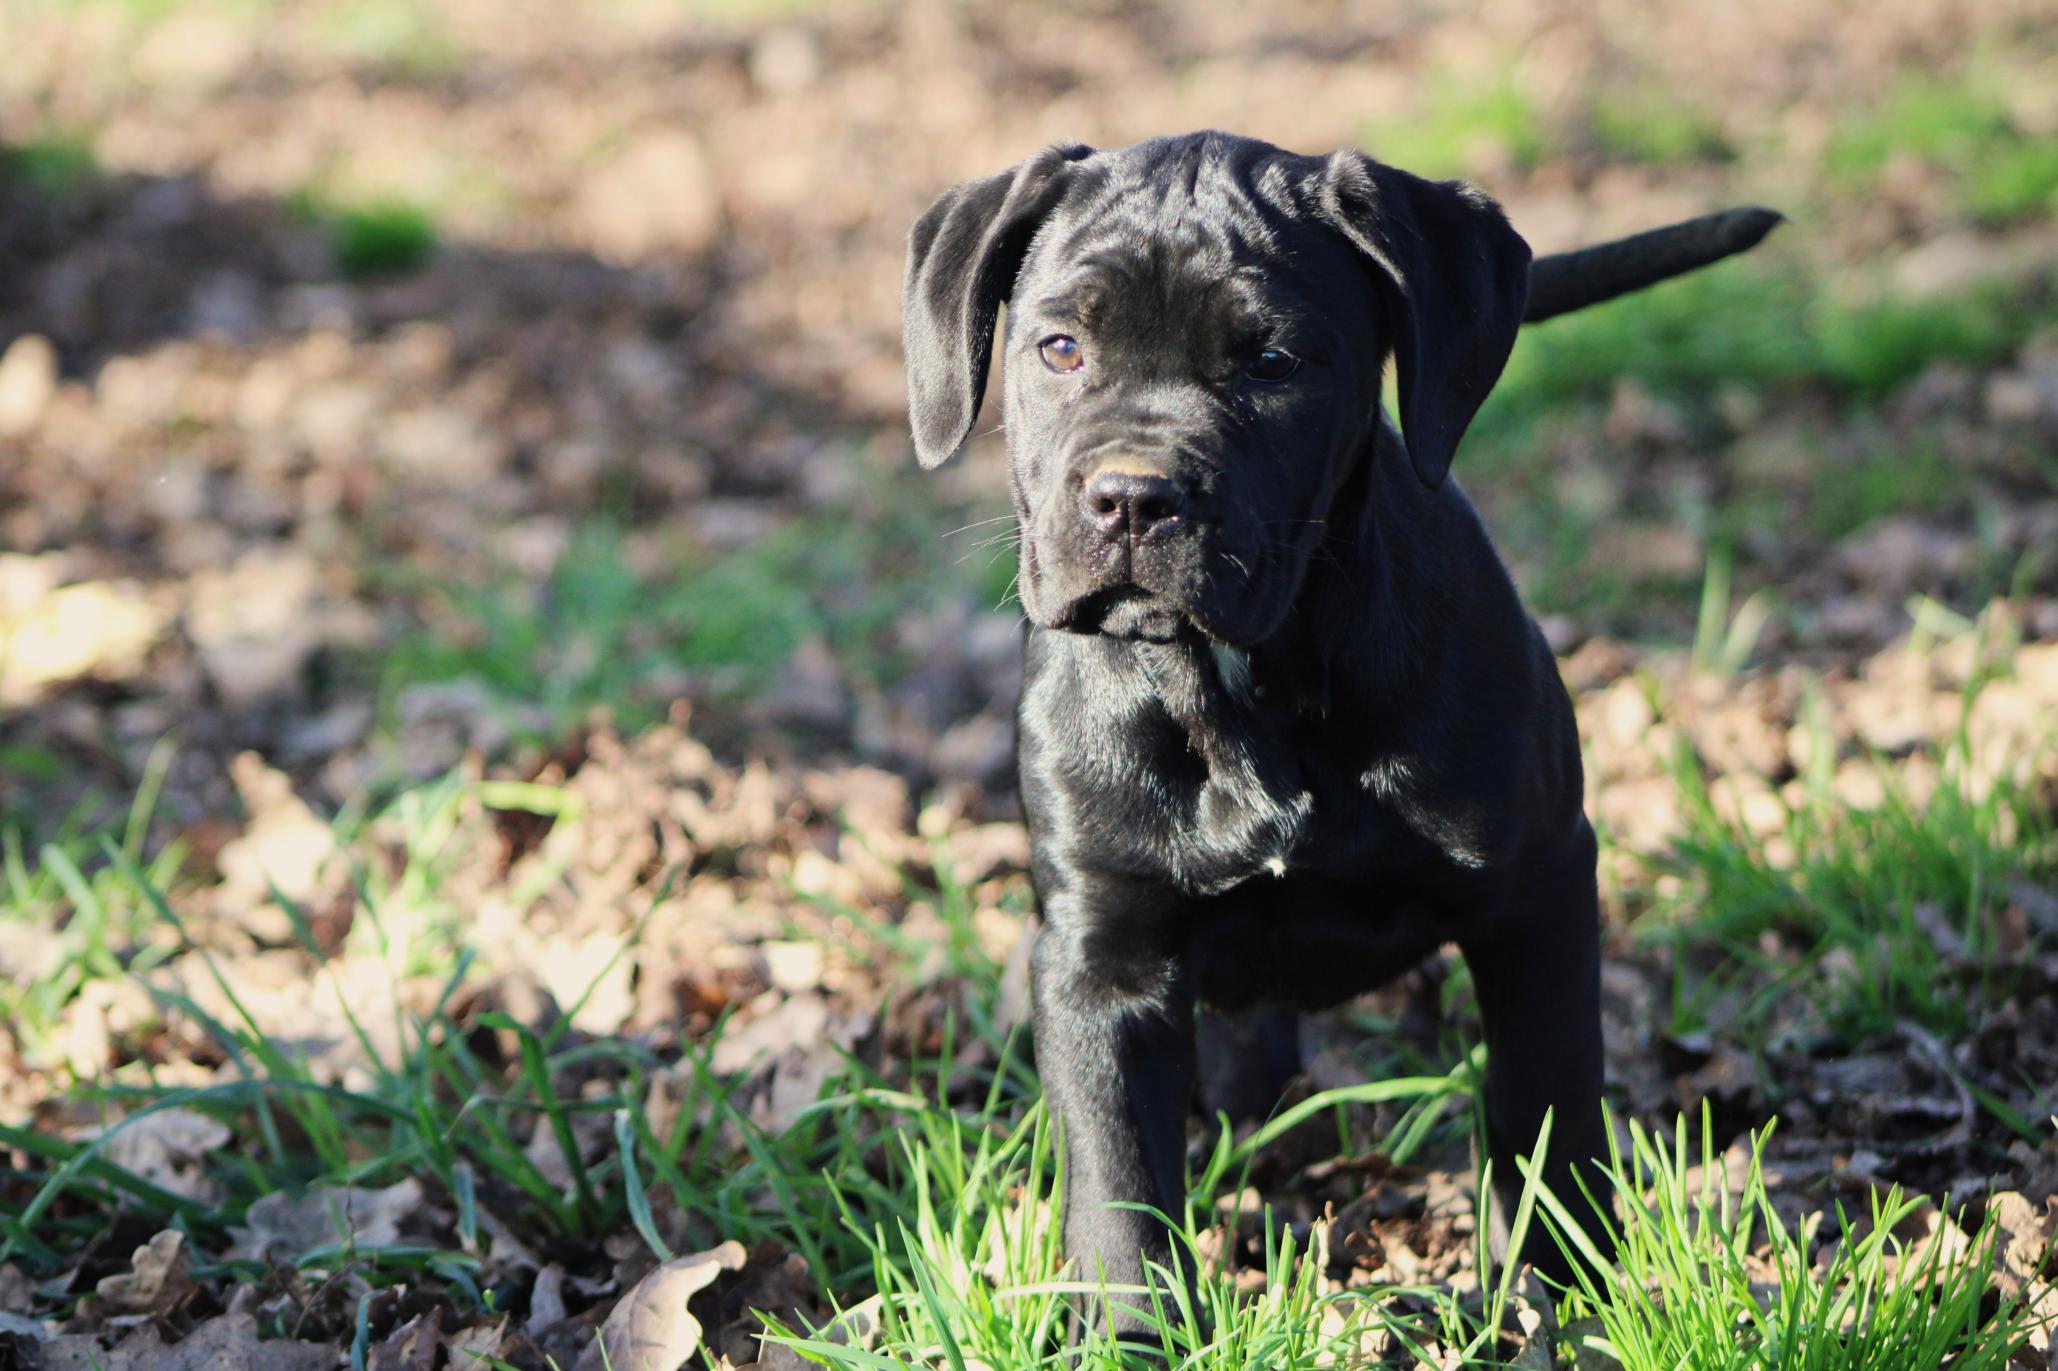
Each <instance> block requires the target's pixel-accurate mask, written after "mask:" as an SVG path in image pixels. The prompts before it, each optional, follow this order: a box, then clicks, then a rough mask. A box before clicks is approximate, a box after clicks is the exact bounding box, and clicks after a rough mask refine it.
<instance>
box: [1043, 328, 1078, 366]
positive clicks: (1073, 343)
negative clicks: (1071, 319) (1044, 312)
mask: <svg viewBox="0 0 2058 1371" xmlns="http://www.w3.org/2000/svg"><path fill="white" fill-rule="evenodd" d="M1036 351H1037V355H1039V356H1040V357H1042V358H1043V364H1044V365H1045V366H1047V367H1049V368H1050V369H1051V370H1052V371H1077V370H1079V368H1080V367H1082V366H1084V365H1086V356H1085V354H1084V352H1082V351H1081V349H1080V347H1079V340H1078V339H1077V338H1074V337H1072V336H1070V335H1069V334H1064V333H1053V334H1052V335H1051V336H1050V337H1048V338H1046V339H1044V340H1043V342H1042V343H1041V344H1039V345H1038V346H1037V349H1036Z"/></svg>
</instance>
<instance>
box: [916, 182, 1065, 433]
mask: <svg viewBox="0 0 2058 1371" xmlns="http://www.w3.org/2000/svg"><path fill="white" fill-rule="evenodd" d="M1092 152H1093V149H1091V148H1089V147H1085V146H1083V145H1081V144H1077V143H1071V144H1061V145H1060V146H1058V147H1054V148H1050V149H1047V150H1046V151H1044V152H1041V153H1038V154H1037V155H1036V156H1034V157H1032V158H1030V159H1029V160H1028V161H1026V162H1023V163H1021V164H1020V165H1019V166H1016V167H1015V168H1013V169H1012V170H1010V171H1004V172H1002V173H1000V174H999V175H998V176H988V177H985V178H983V179H981V180H977V181H967V182H965V183H964V184H962V185H958V186H953V187H951V189H949V190H947V191H945V192H944V193H943V194H942V195H941V196H940V197H938V199H937V201H936V203H935V204H933V205H931V206H929V209H928V211H927V212H926V213H924V214H923V215H922V217H921V218H920V219H918V220H916V221H915V228H914V232H912V233H911V234H909V235H908V264H907V274H906V276H905V277H903V278H902V281H901V290H900V337H901V347H902V351H903V352H904V353H905V354H906V357H907V370H908V418H909V420H910V422H911V423H912V424H913V426H914V430H915V456H916V457H917V458H919V459H920V460H921V463H922V465H923V466H925V467H933V466H935V465H936V464H937V463H938V462H941V461H943V460H944V459H945V458H947V457H949V456H951V455H952V454H953V453H955V452H956V451H957V450H958V448H959V447H960V446H962V445H963V444H964V441H965V437H966V435H967V434H969V433H970V432H971V431H972V420H973V419H974V418H975V417H977V415H978V413H979V401H980V399H981V397H982V396H984V395H985V393H986V364H987V360H988V358H989V356H990V355H991V353H992V351H993V325H994V321H995V319H997V318H998V317H999V315H1000V307H1001V302H1002V301H1004V300H1006V299H1007V298H1008V296H1009V294H1010V293H1012V292H1013V290H1014V286H1015V274H1016V273H1017V272H1018V271H1020V270H1021V267H1022V257H1023V254H1024V253H1026V252H1027V251H1028V249H1029V240H1030V239H1031V238H1032V237H1034V236H1035V233H1036V230H1037V229H1038V227H1040V226H1041V225H1042V223H1043V220H1044V217H1045V216H1046V215H1048V214H1049V213H1050V209H1051V206H1052V205H1054V204H1056V203H1057V200H1058V197H1059V195H1060V194H1062V193H1063V190H1064V185H1065V172H1066V170H1067V169H1068V168H1069V167H1070V165H1071V164H1072V163H1074V162H1077V161H1079V160H1080V159H1081V158H1083V157H1087V156H1090V155H1091V154H1092Z"/></svg>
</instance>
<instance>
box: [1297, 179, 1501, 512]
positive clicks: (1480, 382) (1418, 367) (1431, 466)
mask: <svg viewBox="0 0 2058 1371" xmlns="http://www.w3.org/2000/svg"><path fill="white" fill-rule="evenodd" d="M1321 211H1322V214H1323V215H1324V217H1325V218H1327V219H1328V220H1329V221H1330V222H1331V223H1332V224H1333V225H1334V226H1335V227H1336V228H1338V229H1339V230H1341V231H1342V233H1343V235H1344V236H1345V237H1346V238H1348V239H1350V241H1351V242H1352V244H1353V245H1355V246H1356V247H1357V248H1358V250H1359V251H1360V252H1363V253H1364V254H1365V255H1366V256H1367V257H1369V258H1371V259H1372V262H1373V264H1374V266H1375V268H1376V271H1375V273H1374V274H1375V276H1376V277H1377V279H1378V282H1379V291H1380V297H1381V299H1383V300H1385V301H1386V302H1387V303H1388V306H1389V310H1390V315H1391V327H1392V340H1393V350H1394V359H1395V362H1396V365H1397V367H1398V369H1399V372H1400V401H1401V433H1402V436H1403V437H1404V438H1405V439H1406V440H1407V444H1408V458H1409V460H1410V461H1411V462H1413V463H1414V466H1415V475H1416V476H1418V477H1419V478H1421V481H1422V484H1423V485H1425V486H1430V487H1435V486H1439V485H1442V484H1443V479H1444V476H1445V475H1446V474H1448V473H1449V471H1450V468H1451V454H1452V453H1454V452H1456V451H1457V447H1458V439H1460V438H1461V437H1463V436H1464V434H1465V426H1466V425H1467V424H1469V423H1471V422H1472V416H1473V415H1474V414H1476V413H1478V412H1479V406H1480V404H1481V403H1482V402H1483V401H1484V400H1485V399H1486V395H1487V392H1488V391H1490V390H1492V389H1493V384H1494V382H1495V381H1497V380H1499V379H1500V375H1501V368H1502V367H1503V366H1505V365H1507V361H1508V351H1509V349H1511V348H1513V347H1514V346H1515V330H1516V329H1517V328H1519V327H1521V324H1522V310H1523V307H1524V305H1525V304H1526V303H1527V301H1528V299H1529V244H1527V243H1525V242H1523V241H1522V235H1520V234H1518V233H1516V232H1515V230H1514V229H1513V228H1511V227H1510V226H1509V224H1508V219H1507V216H1506V215H1504V214H1503V213H1501V207H1500V206H1499V205H1497V204H1495V203H1494V201H1493V200H1492V198H1491V197H1489V196H1488V195H1487V194H1486V193H1485V192H1483V191H1480V190H1477V189H1475V188H1474V187H1472V186H1468V185H1466V184H1464V183H1463V182H1462V181H1425V180H1423V179H1422V178H1421V177H1419V176H1414V175H1410V174H1409V173H1408V172H1405V171H1401V170H1400V169H1399V168H1397V167H1389V166H1387V165H1386V164H1384V163H1383V162H1375V161H1373V160H1372V159H1371V158H1370V157H1367V156H1366V155H1365V154H1364V153H1362V152H1356V151H1352V150H1349V149H1346V150H1344V151H1342V152H1338V153H1334V154H1332V155H1331V156H1330V158H1329V161H1328V162H1327V164H1326V165H1325V166H1324V168H1323V174H1322V188H1321Z"/></svg>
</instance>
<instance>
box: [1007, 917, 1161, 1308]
mask: <svg viewBox="0 0 2058 1371" xmlns="http://www.w3.org/2000/svg"><path fill="white" fill-rule="evenodd" d="M1157 903H1159V901H1157V900H1153V899H1151V898H1150V897H1149V895H1148V894H1147V893H1145V892H1139V891H1137V890H1135V889H1122V888H1120V887H1118V886H1117V885H1115V884H1113V883H1110V882H1101V881H1093V880H1074V881H1072V882H1069V883H1068V888H1067V889H1066V890H1065V891H1064V892H1062V893H1061V894H1058V895H1056V896H1055V897H1050V896H1047V897H1046V899H1045V901H1044V917H1045V920H1046V923H1045V927H1044V929H1043V931H1042V932H1041V933H1040V934H1038V935H1037V939H1036V948H1035V953H1034V958H1033V961H1032V970H1033V976H1034V982H1033V991H1034V997H1035V1009H1036V1064H1037V1069H1038V1071H1039V1073H1040V1074H1041V1075H1042V1077H1043V1086H1044V1093H1045V1095H1046V1096H1047V1097H1048V1098H1049V1100H1050V1103H1051V1107H1052V1109H1053V1111H1054V1112H1055V1114H1056V1116H1057V1120H1058V1123H1059V1125H1060V1127H1061V1130H1062V1134H1063V1138H1064V1163H1065V1252H1066V1255H1067V1256H1068V1257H1069V1258H1070V1260H1071V1264H1072V1274H1073V1276H1074V1278H1076V1279H1079V1280H1084V1281H1089V1282H1097V1281H1101V1280H1105V1281H1106V1283H1107V1284H1108V1285H1110V1286H1115V1285H1141V1284H1143V1283H1144V1279H1145V1276H1144V1272H1145V1264H1146V1263H1153V1262H1154V1263H1157V1264H1158V1265H1161V1266H1164V1267H1166V1268H1167V1269H1171V1270H1176V1271H1181V1272H1183V1273H1184V1274H1185V1279H1186V1280H1188V1281H1189V1282H1190V1281H1191V1280H1192V1278H1193V1273H1192V1262H1191V1258H1190V1256H1189V1254H1187V1253H1185V1252H1183V1251H1177V1250H1175V1249H1174V1246H1173V1244H1172V1241H1171V1234H1170V1233H1169V1232H1168V1231H1167V1229H1166V1227H1165V1224H1164V1222H1163V1221H1161V1220H1160V1219H1159V1218H1157V1217H1156V1216H1154V1215H1152V1214H1149V1213H1145V1212H1143V1211H1142V1210H1139V1209H1135V1208H1130V1207H1126V1206H1129V1205H1148V1206H1150V1207H1151V1208H1153V1209H1155V1210H1157V1211H1158V1212H1159V1213H1161V1214H1163V1215H1165V1216H1166V1217H1168V1218H1170V1219H1172V1220H1173V1221H1174V1222H1177V1221H1178V1220H1179V1218H1180V1217H1181V1215H1182V1214H1183V1213H1184V1211H1185V1207H1186V1206H1185V1201H1186V1174H1185V1167H1186V1147H1185V1132H1186V1114H1187V1109H1188V1107H1189V1105H1190V1102H1191V1098H1192V1093H1193V1077H1194V1041H1193V1032H1194V1030H1193V998H1194V997H1193V987H1192V984H1191V979H1190V977H1189V975H1188V973H1187V969H1186V966H1185V962H1184V959H1183V958H1182V957H1181V956H1180V955H1179V952H1178V950H1177V948H1176V946H1175V945H1174V941H1175V940H1174V939H1173V937H1172V936H1171V927H1172V925H1173V920H1172V918H1171V917H1170V914H1169V911H1167V910H1162V909H1156V908H1151V906H1152V905H1155V904H1157ZM1111 1303H1112V1305H1113V1307H1112V1308H1111V1309H1110V1310H1108V1311H1107V1322H1108V1326H1109V1327H1110V1329H1111V1331H1113V1332H1115V1333H1116V1334H1121V1333H1125V1332H1132V1331H1135V1330H1137V1329H1139V1328H1141V1327H1143V1326H1144V1325H1143V1322H1142V1320H1141V1319H1140V1318H1139V1317H1138V1314H1137V1312H1136V1311H1137V1308H1138V1307H1139V1306H1141V1307H1146V1308H1147V1307H1148V1302H1147V1300H1144V1299H1141V1298H1138V1299H1133V1300H1129V1301H1124V1300H1123V1299H1122V1298H1120V1297H1112V1298H1111ZM1098 1317H1099V1315H1096V1318H1098Z"/></svg>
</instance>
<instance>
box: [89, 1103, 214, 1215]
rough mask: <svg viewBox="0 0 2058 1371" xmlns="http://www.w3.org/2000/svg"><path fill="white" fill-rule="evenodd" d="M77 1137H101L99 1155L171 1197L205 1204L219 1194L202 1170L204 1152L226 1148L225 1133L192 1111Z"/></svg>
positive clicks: (150, 1116) (154, 1114) (153, 1115)
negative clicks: (199, 1201) (168, 1193)
mask: <svg viewBox="0 0 2058 1371" xmlns="http://www.w3.org/2000/svg"><path fill="white" fill-rule="evenodd" d="M79 1136H80V1137H81V1138H101V1139H103V1140H104V1141H102V1143H101V1146H100V1155H101V1156H102V1157H105V1158H106V1159H107V1160H108V1161H110V1162H113V1163H114V1164H115V1165H116V1166H118V1167H120V1168H121V1169H122V1170H124V1171H127V1172H129V1173H130V1174H131V1175H135V1176H140V1177H141V1178H142V1179H144V1180H146V1181H149V1182H150V1183H151V1184H152V1185H155V1186H159V1187H161V1188H163V1189H165V1190H169V1191H171V1192H172V1193H173V1194H175V1195H184V1196H185V1197H186V1198H188V1199H194V1200H201V1201H205V1202H209V1203H211V1202H213V1200H214V1199H215V1198H216V1197H217V1195H218V1193H219V1191H218V1187H217V1186H216V1185H215V1183H214V1182H213V1181H211V1180H209V1179H208V1178H207V1176H206V1175H205V1174H204V1172H203V1170H202V1167H203V1165H204V1163H205V1161H206V1158H207V1154H208V1153H210V1152H212V1151H213V1150H214V1149H215V1148H218V1147H221V1146H224V1145H225V1144H227V1142H228V1141H229V1137H230V1134H229V1130H228V1128H227V1126H226V1125H224V1124H222V1123H220V1122H219V1121H218V1120H215V1119H213V1118H210V1117H208V1116H207V1115H205V1114H202V1113H200V1112H199V1111H198V1110H194V1109H180V1108H172V1109H158V1110H153V1111H151V1112H150V1113H147V1114H138V1115H136V1116H134V1117H133V1118H130V1119H126V1120H124V1121H122V1122H121V1123H118V1124H114V1125H112V1126H110V1127H108V1128H104V1129H103V1128H93V1129H87V1130H85V1131H83V1132H81V1133H80V1134H79Z"/></svg>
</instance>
